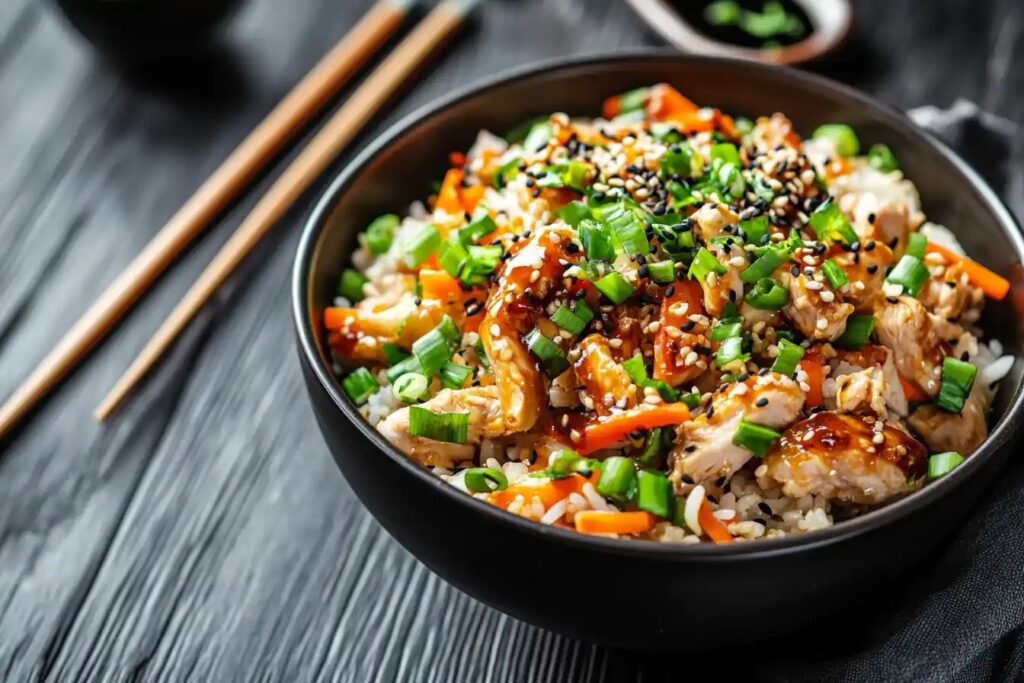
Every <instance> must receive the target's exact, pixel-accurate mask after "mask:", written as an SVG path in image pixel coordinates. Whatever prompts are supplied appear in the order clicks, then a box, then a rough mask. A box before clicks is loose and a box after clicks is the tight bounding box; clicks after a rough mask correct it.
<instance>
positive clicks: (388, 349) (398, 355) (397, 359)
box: [380, 342, 410, 367]
mask: <svg viewBox="0 0 1024 683" xmlns="http://www.w3.org/2000/svg"><path fill="white" fill-rule="evenodd" d="M380 348H381V350H382V351H383V352H384V357H385V358H387V360H388V367H391V366H392V365H398V364H399V363H401V362H402V361H403V360H405V359H406V358H408V357H409V355H410V354H409V352H408V351H406V350H405V349H403V348H402V347H400V346H399V345H398V344H394V343H392V342H384V343H383V344H381V345H380Z"/></svg>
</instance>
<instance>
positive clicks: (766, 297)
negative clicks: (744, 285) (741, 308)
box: [746, 257, 789, 311]
mask: <svg viewBox="0 0 1024 683" xmlns="http://www.w3.org/2000/svg"><path fill="white" fill-rule="evenodd" d="M762 258H764V257H762ZM746 301H747V303H748V304H750V305H751V306H753V307H754V308H759V309H761V310H764V311H777V310H779V309H780V308H782V307H783V306H785V305H786V304H788V303H789V290H787V289H786V288H785V287H783V286H782V285H780V284H779V283H778V282H776V281H775V280H773V279H771V278H770V277H765V278H761V279H760V280H758V281H757V282H756V283H754V286H753V288H752V289H751V290H750V291H749V292H747V296H746Z"/></svg>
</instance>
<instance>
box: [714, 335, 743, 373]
mask: <svg viewBox="0 0 1024 683" xmlns="http://www.w3.org/2000/svg"><path fill="white" fill-rule="evenodd" d="M749 358H750V354H749V353H743V337H729V338H728V339H725V340H723V341H722V343H721V345H719V347H718V350H717V351H715V365H717V366H718V367H720V368H723V367H725V366H727V365H731V364H733V363H737V362H740V363H745V362H746V361H747V360H749Z"/></svg>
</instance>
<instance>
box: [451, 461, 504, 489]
mask: <svg viewBox="0 0 1024 683" xmlns="http://www.w3.org/2000/svg"><path fill="white" fill-rule="evenodd" d="M462 477H463V478H462V481H463V483H465V484H466V490H468V491H469V492H470V493H490V492H491V491H504V490H505V489H507V488H508V479H507V478H506V477H505V473H504V472H502V471H501V470H498V469H495V468H493V467H470V468H469V469H468V470H466V471H465V473H464V474H463V475H462Z"/></svg>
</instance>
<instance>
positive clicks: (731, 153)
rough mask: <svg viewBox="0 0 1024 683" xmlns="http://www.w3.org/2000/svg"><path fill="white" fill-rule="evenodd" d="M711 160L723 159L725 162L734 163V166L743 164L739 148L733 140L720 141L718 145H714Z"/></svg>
mask: <svg viewBox="0 0 1024 683" xmlns="http://www.w3.org/2000/svg"><path fill="white" fill-rule="evenodd" d="M711 160H712V161H717V160H721V162H722V163H723V164H733V165H734V166H742V165H743V163H742V162H741V161H740V152H739V150H738V149H736V145H734V144H732V143H731V142H720V143H718V144H717V145H712V146H711Z"/></svg>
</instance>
